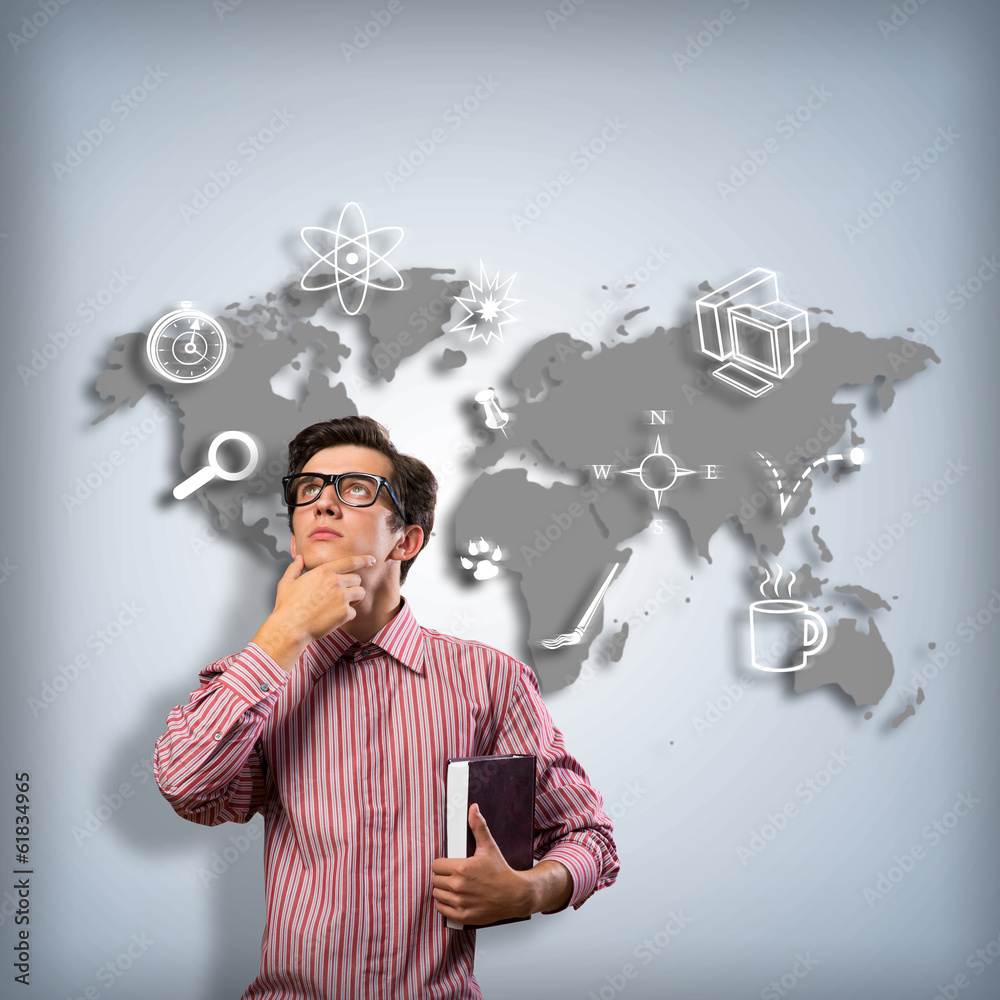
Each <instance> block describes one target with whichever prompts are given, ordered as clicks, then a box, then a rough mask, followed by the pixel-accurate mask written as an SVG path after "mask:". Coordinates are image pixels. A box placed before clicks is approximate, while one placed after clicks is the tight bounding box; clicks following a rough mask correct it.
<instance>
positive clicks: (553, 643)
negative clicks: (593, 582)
mask: <svg viewBox="0 0 1000 1000" xmlns="http://www.w3.org/2000/svg"><path fill="white" fill-rule="evenodd" d="M619 566H621V563H615V564H614V566H612V567H611V572H610V573H608V575H607V577H606V578H605V580H604V583H602V584H601V588H600V590H598V591H597V593H596V594H595V595H594V599H593V600H592V601H591V602H590V606H589V607H588V608H587V610H586V611H584V613H583V617H582V618H581V619H580V621H579V622H578V624H577V626H576V628H575V629H573V631H572V632H564V633H563V634H562V635H557V636H556V637H555V638H554V639H542V640H541V641H540V642H539V643H538V645H539V646H544V647H545V648H546V649H560V648H561V647H563V646H576V645H577V644H578V643H579V642H581V641H582V639H583V636H584V634H585V633H586V631H587V627H588V626H589V625H590V621H591V619H592V618H593V617H594V615H595V614H596V612H597V609H598V608H599V607H600V605H601V601H603V600H604V594H605V593H606V591H607V589H608V587H610V586H611V581H612V580H613V579H614V577H615V573H617V572H618V567H619Z"/></svg>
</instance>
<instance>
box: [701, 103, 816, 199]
mask: <svg viewBox="0 0 1000 1000" xmlns="http://www.w3.org/2000/svg"><path fill="white" fill-rule="evenodd" d="M831 97H833V94H832V93H831V92H830V91H829V90H827V89H826V85H825V84H821V85H820V86H819V87H817V86H815V85H813V86H812V87H810V88H809V96H808V97H807V98H806V99H805V100H804V101H803V102H802V103H801V104H800V105H798V107H796V108H794V109H793V110H792V111H789V112H788V113H787V114H785V115H783V116H782V117H781V118H779V119H778V120H777V121H776V122H775V123H774V131H775V132H777V133H778V135H779V136H780V137H781V138H780V139H776V138H775V137H774V136H768V137H767V138H766V139H765V140H764V141H763V142H762V143H761V145H760V146H748V147H747V150H746V153H747V158H746V159H745V160H742V161H740V162H739V163H734V164H733V165H732V166H731V167H730V169H729V173H728V174H727V178H728V183H727V182H726V181H716V182H715V190H716V191H717V192H718V193H719V197H720V198H722V200H723V201H728V200H729V199H730V198H731V197H732V196H733V195H734V194H736V192H737V191H738V190H739V189H740V188H742V187H743V186H744V185H745V184H746V182H747V181H748V180H749V179H750V178H751V177H753V175H754V174H756V173H757V172H758V171H759V170H760V169H761V167H763V166H764V164H766V163H767V162H768V161H769V160H770V158H771V157H772V156H774V154H775V153H777V152H778V151H779V150H780V149H781V144H782V141H784V142H789V141H791V140H792V139H794V138H795V137H796V136H797V135H798V130H799V129H801V128H803V127H804V126H805V124H806V123H807V122H809V121H811V120H812V117H813V115H814V114H815V113H816V112H817V111H819V110H820V108H822V107H824V106H825V105H826V102H827V101H828V100H830V98H831Z"/></svg>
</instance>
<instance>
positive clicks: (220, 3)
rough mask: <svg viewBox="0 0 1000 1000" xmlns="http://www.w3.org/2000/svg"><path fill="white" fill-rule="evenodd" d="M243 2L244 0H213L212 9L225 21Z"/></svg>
mask: <svg viewBox="0 0 1000 1000" xmlns="http://www.w3.org/2000/svg"><path fill="white" fill-rule="evenodd" d="M242 3H243V0H212V10H214V11H215V13H216V14H217V15H218V17H219V20H220V21H224V20H225V19H226V18H227V17H228V16H229V15H230V14H232V13H233V12H234V11H235V10H236V8H237V7H239V6H240V4H242Z"/></svg>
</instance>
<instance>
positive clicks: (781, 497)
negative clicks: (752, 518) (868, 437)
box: [757, 448, 865, 514]
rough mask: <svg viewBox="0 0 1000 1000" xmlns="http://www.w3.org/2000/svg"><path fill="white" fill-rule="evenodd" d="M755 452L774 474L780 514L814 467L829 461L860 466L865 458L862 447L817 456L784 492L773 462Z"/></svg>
mask: <svg viewBox="0 0 1000 1000" xmlns="http://www.w3.org/2000/svg"><path fill="white" fill-rule="evenodd" d="M757 454H758V455H760V457H761V459H762V460H763V461H764V463H765V465H767V467H768V468H769V469H770V470H771V475H772V476H774V478H775V481H776V482H777V484H778V501H779V513H781V514H784V513H785V510H786V509H787V507H788V505H789V504H790V503H791V502H792V498H793V497H794V496H795V494H796V493H797V492H798V489H799V487H800V486H801V485H802V484H803V483H804V482H805V481H806V479H808V478H809V476H810V475H811V474H812V472H813V470H814V469H818V468H819V467H820V466H821V465H828V464H829V463H830V462H849V463H850V464H851V465H858V466H860V465H861V464H862V463H863V462H864V460H865V452H864V449H863V448H852V449H851V450H850V451H849V452H848V453H847V454H846V455H824V456H823V457H822V458H817V459H815V460H814V461H812V462H810V463H809V465H807V466H806V468H805V469H804V470H803V471H802V472H801V473H800V474H799V478H798V479H796V480H795V482H794V484H793V485H792V488H791V489H790V490H789V491H788V492H787V493H786V492H785V489H784V485H783V483H782V481H781V474H780V473H779V472H778V470H777V469H776V468H775V467H774V463H773V462H772V461H771V460H770V459H769V458H768V457H767V456H766V455H763V454H761V453H760V452H759V451H758V452H757Z"/></svg>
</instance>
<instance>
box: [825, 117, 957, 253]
mask: <svg viewBox="0 0 1000 1000" xmlns="http://www.w3.org/2000/svg"><path fill="white" fill-rule="evenodd" d="M961 138H962V137H961V135H959V134H958V133H957V132H955V130H954V129H953V128H952V127H951V126H948V127H947V128H939V129H938V130H937V133H936V134H935V136H934V138H933V139H932V140H931V142H930V145H928V146H925V147H924V149H923V150H921V151H920V152H918V153H914V154H913V156H911V157H910V158H909V159H907V160H904V161H903V165H902V166H901V167H900V171H901V173H903V174H904V176H906V177H907V178H909V179H910V180H911V181H913V182H914V183H916V182H918V181H919V180H920V178H921V177H923V176H924V174H926V173H927V171H928V170H930V169H931V168H932V167H933V166H934V164H935V163H937V161H938V160H939V159H940V158H941V156H943V155H944V154H945V153H947V152H948V150H949V149H951V148H952V147H953V146H954V145H955V143H956V142H958V140H959V139H961ZM909 190H910V189H909V188H908V187H907V186H906V184H905V183H904V181H903V180H902V179H901V178H899V177H896V178H894V179H893V180H892V181H890V183H889V186H888V188H887V189H886V190H884V191H881V190H876V191H874V192H873V194H874V196H875V199H874V201H870V202H869V203H868V204H867V205H865V206H863V207H861V208H859V209H858V210H857V213H856V215H855V219H854V224H853V225H852V224H851V223H850V222H845V223H844V224H843V229H844V235H845V236H846V237H847V242H848V243H853V242H854V241H855V240H856V239H858V238H859V237H860V236H864V235H865V233H866V232H868V230H869V229H871V227H872V226H873V225H874V224H875V223H876V222H877V221H878V220H879V219H881V218H882V216H883V215H885V213H886V212H887V211H888V210H889V209H890V208H892V207H893V206H894V205H895V204H896V202H897V201H898V200H899V199H900V198H902V197H903V196H904V195H905V194H906V193H907V192H908V191H909Z"/></svg>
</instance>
